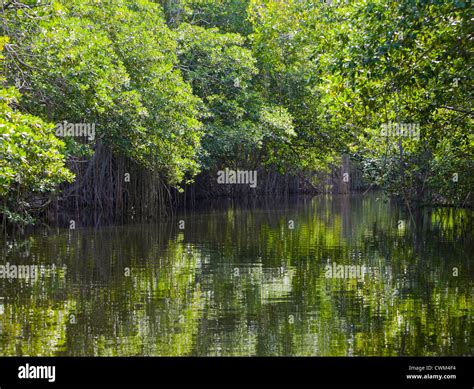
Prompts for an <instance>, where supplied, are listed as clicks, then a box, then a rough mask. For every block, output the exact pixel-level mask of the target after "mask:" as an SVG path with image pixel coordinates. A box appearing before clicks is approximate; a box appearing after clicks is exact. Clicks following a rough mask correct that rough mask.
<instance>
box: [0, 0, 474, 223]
mask: <svg viewBox="0 0 474 389" xmlns="http://www.w3.org/2000/svg"><path fill="white" fill-rule="evenodd" d="M469 7H470V6H469V2H467V1H461V0H459V1H448V0H446V1H428V0H413V1H403V2H391V1H386V0H384V1H382V0H364V1H362V0H361V1H344V2H343V1H327V2H322V1H321V2H311V1H297V0H285V1H277V0H249V1H248V0H245V1H244V0H242V1H238V0H218V1H213V0H184V1H173V0H163V1H154V2H153V1H148V0H133V1H132V0H107V1H94V0H88V1H81V0H67V1H66V0H64V1H62V0H55V1H36V0H35V1H32V0H31V1H10V2H2V24H1V27H0V29H1V30H0V35H1V36H3V37H4V38H2V39H3V40H2V42H4V43H5V45H4V50H3V56H4V57H5V58H4V61H3V63H2V71H3V73H4V78H2V80H1V83H2V89H1V91H2V92H1V101H0V104H1V106H0V109H1V112H2V117H1V118H0V123H1V126H0V129H1V134H2V144H1V145H0V150H1V157H2V158H1V163H0V168H1V170H0V180H1V181H0V190H1V192H0V196H1V198H2V203H3V205H2V206H3V211H2V213H3V215H5V216H7V217H8V218H9V219H11V220H16V219H18V218H20V219H21V220H24V221H25V220H26V219H27V218H28V217H29V216H28V215H30V214H32V213H34V212H33V211H34V206H33V203H32V201H31V200H32V199H35V198H36V194H37V193H42V194H48V193H51V192H52V191H54V189H55V188H56V187H57V186H58V184H60V183H61V182H67V181H71V180H72V174H71V173H70V172H68V171H67V169H66V166H69V168H70V169H72V167H73V166H75V165H74V164H79V163H84V162H85V163H86V164H87V163H89V164H91V161H93V162H94V163H95V165H92V164H91V165H90V166H97V160H98V159H99V152H98V150H103V148H105V149H106V150H108V151H109V153H110V155H111V156H112V157H113V158H111V159H109V161H110V166H111V168H113V167H114V166H116V165H117V163H118V162H117V161H116V158H122V159H125V160H127V161H131V162H132V163H133V164H134V166H138V168H139V169H142V170H143V171H146V172H152V173H153V174H156V175H158V176H159V177H160V181H159V182H160V185H163V184H164V185H166V187H167V188H169V187H170V186H173V187H176V188H179V187H181V186H183V185H184V184H185V183H189V182H192V180H193V178H194V177H195V176H196V175H197V174H198V173H199V172H204V173H205V172H213V171H215V170H217V169H220V168H222V167H242V168H259V169H276V170H279V171H280V172H282V173H285V172H290V173H292V174H296V175H304V174H306V173H308V172H318V171H319V172H320V171H328V170H330V169H331V168H334V167H335V166H338V165H339V163H340V159H341V156H342V155H350V156H351V159H352V162H353V163H354V164H355V165H356V166H359V167H360V169H361V170H362V172H363V173H364V175H365V177H366V179H367V180H368V182H369V183H370V184H371V185H372V186H374V187H381V188H383V189H385V190H386V191H387V192H388V193H389V194H391V195H393V196H398V197H400V198H401V199H403V200H404V201H405V202H406V203H410V204H411V203H412V202H413V201H416V202H419V203H421V204H432V203H441V204H449V205H456V206H465V205H471V204H472V198H473V197H472V196H473V195H471V191H472V188H473V187H474V181H473V180H474V179H473V175H472V172H473V171H474V166H473V160H474V158H473V157H474V138H473V134H472V110H471V108H470V98H471V97H472V92H471V90H470V85H471V84H472V76H471V74H472V72H471V69H472V67H471V64H470V61H469V60H470V49H471V47H470V42H471V41H472V32H471V30H470V29H469V27H470V26H469V21H470V18H471V16H472V15H471V9H470V8H469ZM7 39H8V40H7ZM63 121H67V122H69V123H81V122H87V123H94V124H95V128H96V132H97V134H96V136H95V138H94V139H93V140H90V139H89V140H87V139H85V140H84V139H77V137H75V138H72V137H66V138H65V139H63V140H60V139H58V138H57V137H56V136H55V135H54V131H53V130H52V129H53V128H54V125H55V124H57V123H61V122H63ZM388 123H395V124H400V123H405V124H406V123H408V124H409V125H412V127H413V126H414V127H415V128H419V134H416V135H417V136H407V134H401V135H400V134H397V133H389V134H386V133H383V131H382V129H383V128H387V127H384V126H386V125H387V124H388ZM412 135H413V134H412ZM100 155H104V154H103V153H102V154H100ZM94 158H95V161H94ZM114 158H115V159H114ZM88 161H89V162H88ZM114 164H115V165H114ZM72 170H73V171H74V172H75V173H76V176H78V177H76V182H75V184H74V185H76V186H80V185H81V183H82V182H86V181H88V182H92V183H93V185H96V186H97V185H99V183H100V185H104V182H108V181H110V182H109V184H108V185H110V186H111V188H114V190H116V191H118V190H121V186H120V185H119V184H118V182H117V181H114V180H106V179H104V178H102V179H101V180H99V179H98V178H97V177H95V176H92V175H91V176H90V177H87V174H90V170H91V169H87V168H85V169H80V168H77V167H76V168H74V169H72ZM81 177H82V181H81ZM86 178H87V179H86ZM94 180H96V181H94ZM94 183H95V184H94ZM83 185H85V184H83ZM150 185H153V184H152V183H151V184H150ZM157 185H158V184H157ZM143 190H146V188H145V189H143ZM78 193H79V192H78ZM91 198H92V200H91V201H94V200H93V197H91ZM41 204H43V203H41ZM29 211H30V213H29ZM15 218H16V219H15ZM3 220H4V221H5V220H6V217H4V218H3Z"/></svg>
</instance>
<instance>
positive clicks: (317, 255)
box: [0, 194, 474, 356]
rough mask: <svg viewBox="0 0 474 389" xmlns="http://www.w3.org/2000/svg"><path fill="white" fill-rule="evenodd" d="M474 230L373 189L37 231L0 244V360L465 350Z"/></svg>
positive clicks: (464, 218)
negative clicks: (410, 209) (409, 210)
mask: <svg viewBox="0 0 474 389" xmlns="http://www.w3.org/2000/svg"><path fill="white" fill-rule="evenodd" d="M267 200H268V199H267ZM179 220H183V221H184V229H183V230H180V229H179ZM469 223H472V215H468V214H467V213H466V212H465V211H454V210H438V211H432V212H424V214H420V215H418V214H414V215H413V217H411V216H410V215H409V214H408V215H407V214H405V213H404V211H403V210H402V209H399V208H397V207H396V206H395V205H394V204H390V203H388V202H384V201H382V200H381V199H379V198H377V195H376V194H372V195H367V196H361V195H358V196H344V197H314V198H312V199H311V198H300V199H291V200H288V199H287V200H286V201H282V202H276V201H273V202H272V203H270V204H268V203H264V201H261V203H260V204H253V205H248V204H247V205H246V206H239V205H236V204H232V203H229V204H227V205H225V206H220V207H218V208H215V207H214V208H210V207H207V208H204V209H202V210H199V211H195V212H194V213H188V214H186V215H184V214H183V215H178V217H177V218H176V220H173V221H169V222H163V223H160V224H153V225H152V224H147V225H133V226H120V227H101V228H97V229H94V228H80V227H77V228H76V229H75V230H67V229H50V230H42V231H39V232H38V233H36V234H32V235H30V236H29V237H27V238H24V239H21V240H16V241H8V242H6V243H2V246H1V253H0V255H1V257H0V265H2V266H0V291H1V292H0V355H104V356H105V355H323V356H345V355H472V354H473V350H474V347H473V346H474V342H473V331H472V330H473V321H472V313H473V312H472V300H473V293H472V291H473V274H474V271H473V269H472V257H473V253H474V247H473V239H472V238H473V228H472V224H470V225H469ZM292 227H293V228H292ZM7 264H8V265H7ZM22 265H28V266H30V269H31V265H35V266H36V267H35V269H36V272H35V274H33V275H31V274H30V275H29V276H28V277H27V276H26V274H24V271H25V268H23V274H22V275H23V277H20V276H19V272H20V271H21V269H20V268H19V267H20V266H22ZM341 265H342V266H343V267H345V269H347V271H344V270H345V269H342V272H339V274H338V266H341ZM12 266H16V267H17V270H16V271H17V276H16V277H12V275H14V273H13V271H12V269H13V268H12ZM351 266H359V267H361V266H365V267H366V268H367V269H369V270H368V271H367V272H365V273H363V276H362V277H361V276H360V273H357V274H356V273H351ZM329 268H331V269H334V271H332V272H331V273H332V274H331V273H328V269H329ZM339 269H340V270H341V268H339Z"/></svg>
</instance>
